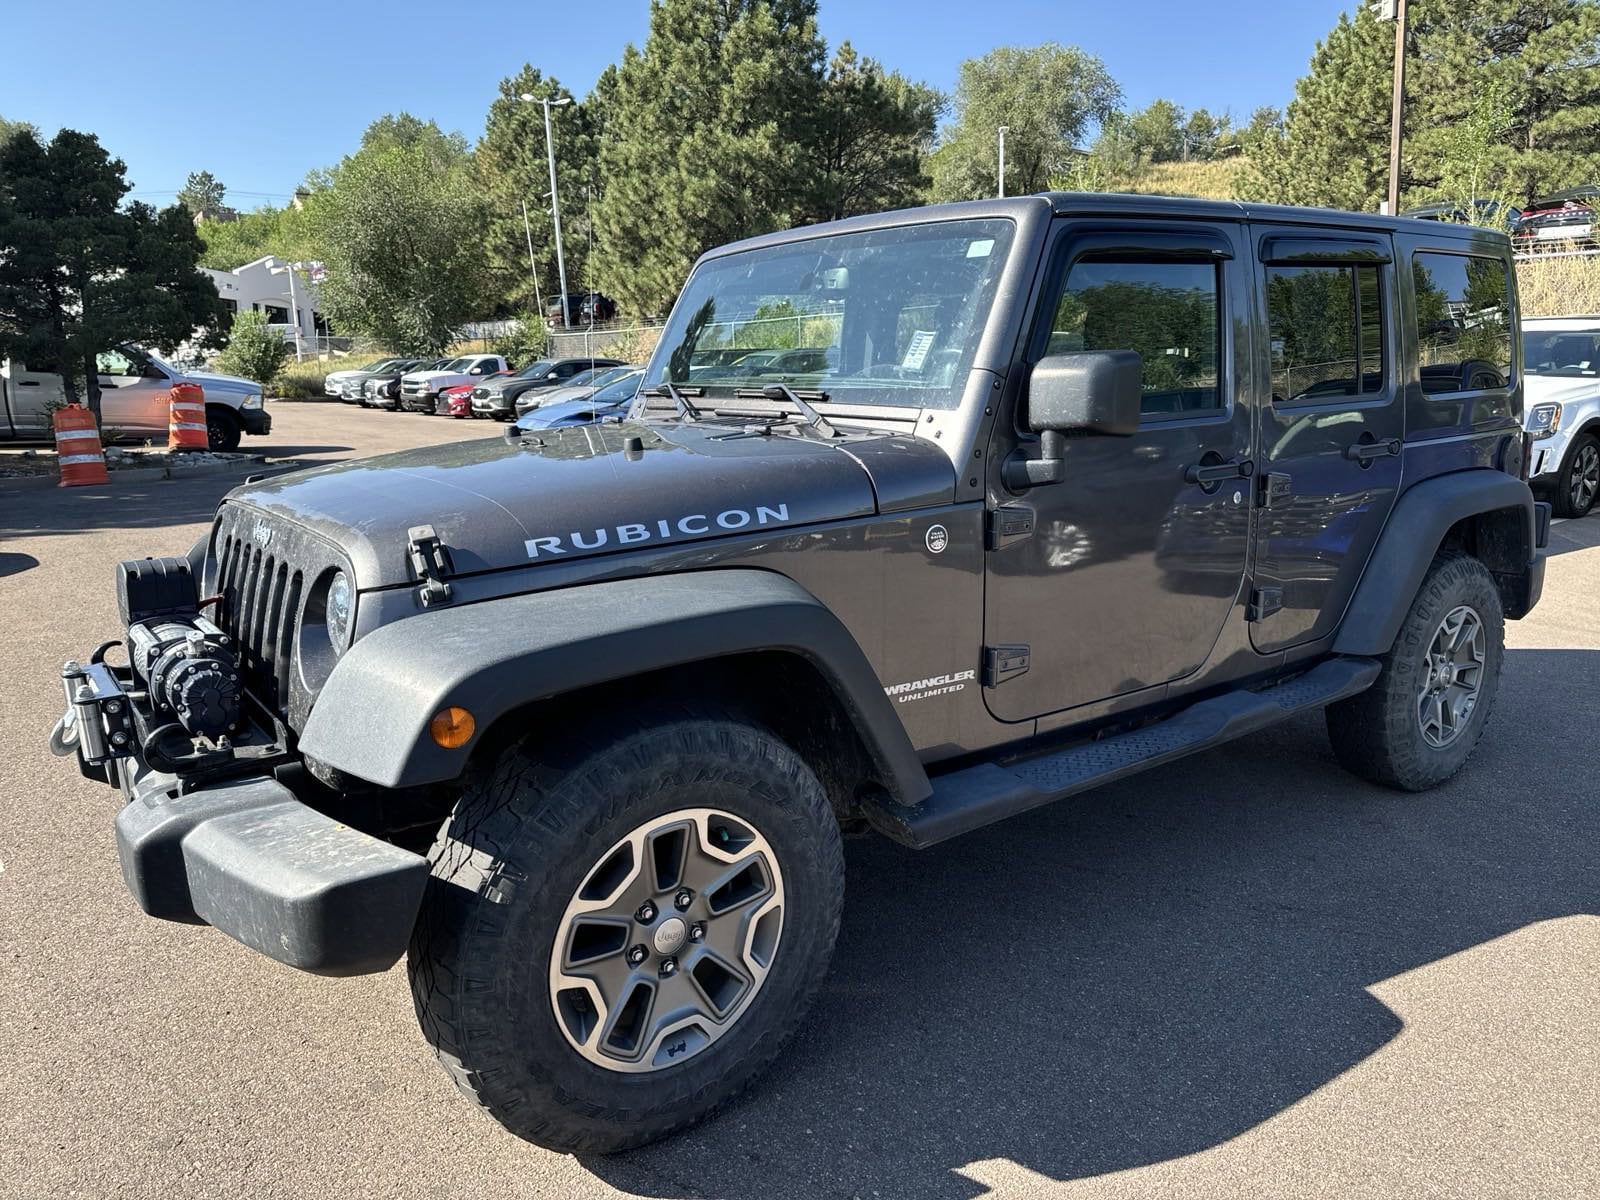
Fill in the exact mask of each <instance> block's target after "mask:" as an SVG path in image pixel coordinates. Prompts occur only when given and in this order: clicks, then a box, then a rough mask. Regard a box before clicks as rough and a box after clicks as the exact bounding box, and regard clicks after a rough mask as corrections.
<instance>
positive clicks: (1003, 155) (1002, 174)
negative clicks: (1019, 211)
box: [1000, 125, 1011, 198]
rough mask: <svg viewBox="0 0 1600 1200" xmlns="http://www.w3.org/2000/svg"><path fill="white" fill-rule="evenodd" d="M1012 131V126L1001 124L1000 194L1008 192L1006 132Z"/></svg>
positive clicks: (1003, 194) (1002, 195) (1003, 195)
mask: <svg viewBox="0 0 1600 1200" xmlns="http://www.w3.org/2000/svg"><path fill="white" fill-rule="evenodd" d="M1010 131H1011V126H1009V125H1002V126H1000V195H1001V197H1002V198H1004V197H1005V194H1006V134H1007V133H1009V132H1010Z"/></svg>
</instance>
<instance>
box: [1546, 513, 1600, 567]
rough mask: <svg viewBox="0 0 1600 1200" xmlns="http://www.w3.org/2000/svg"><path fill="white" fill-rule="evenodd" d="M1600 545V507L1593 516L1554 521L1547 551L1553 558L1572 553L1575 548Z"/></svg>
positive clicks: (1582, 548) (1580, 548) (1585, 548)
mask: <svg viewBox="0 0 1600 1200" xmlns="http://www.w3.org/2000/svg"><path fill="white" fill-rule="evenodd" d="M1595 546H1600V509H1597V510H1596V511H1595V513H1594V515H1593V516H1588V517H1578V518H1576V519H1575V520H1571V521H1562V522H1560V523H1558V524H1557V523H1552V524H1551V526H1550V544H1549V546H1548V547H1547V549H1546V551H1545V553H1546V554H1548V555H1549V556H1550V557H1551V558H1554V557H1555V556H1556V555H1558V554H1570V553H1571V552H1572V551H1574V550H1590V549H1593V548H1594V547H1595Z"/></svg>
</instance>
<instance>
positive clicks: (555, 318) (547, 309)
mask: <svg viewBox="0 0 1600 1200" xmlns="http://www.w3.org/2000/svg"><path fill="white" fill-rule="evenodd" d="M563 302H565V304H566V308H567V322H566V323H567V324H568V325H598V324H599V323H600V322H602V321H615V320H616V319H617V302H616V301H615V300H613V299H612V298H611V297H610V296H607V295H606V294H604V293H603V292H568V293H567V294H566V295H565V296H552V297H550V299H549V301H548V302H546V304H545V306H544V323H545V324H546V325H548V326H549V327H550V328H551V329H556V328H558V327H559V326H560V325H561V306H562V303H563Z"/></svg>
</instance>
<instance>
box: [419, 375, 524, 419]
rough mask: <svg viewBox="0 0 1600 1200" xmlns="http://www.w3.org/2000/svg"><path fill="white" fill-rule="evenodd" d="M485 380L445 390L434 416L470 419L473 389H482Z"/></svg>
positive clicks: (441, 393)
mask: <svg viewBox="0 0 1600 1200" xmlns="http://www.w3.org/2000/svg"><path fill="white" fill-rule="evenodd" d="M495 374H496V375H509V374H511V372H510V371H496V372H495ZM482 384H483V380H481V379H477V380H474V381H473V382H471V383H463V384H458V385H457V386H455V387H450V388H445V389H444V391H442V392H440V393H439V402H438V404H437V405H435V407H434V410H433V415H434V416H436V417H470V416H472V415H473V412H472V389H473V388H475V387H481V386H482Z"/></svg>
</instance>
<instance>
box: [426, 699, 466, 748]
mask: <svg viewBox="0 0 1600 1200" xmlns="http://www.w3.org/2000/svg"><path fill="white" fill-rule="evenodd" d="M477 727H478V723H477V722H476V721H474V720H473V719H472V714H471V713H469V712H468V711H467V710H466V709H464V708H455V707H454V706H452V707H450V708H441V709H440V710H439V711H438V712H436V713H434V714H433V720H431V721H429V722H428V732H430V733H432V734H433V740H434V741H436V742H438V743H439V745H441V746H443V747H444V748H445V749H446V750H454V749H455V748H456V747H457V746H465V745H466V744H467V740H468V739H469V738H471V737H472V731H473V730H474V729H476V728H477Z"/></svg>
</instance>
